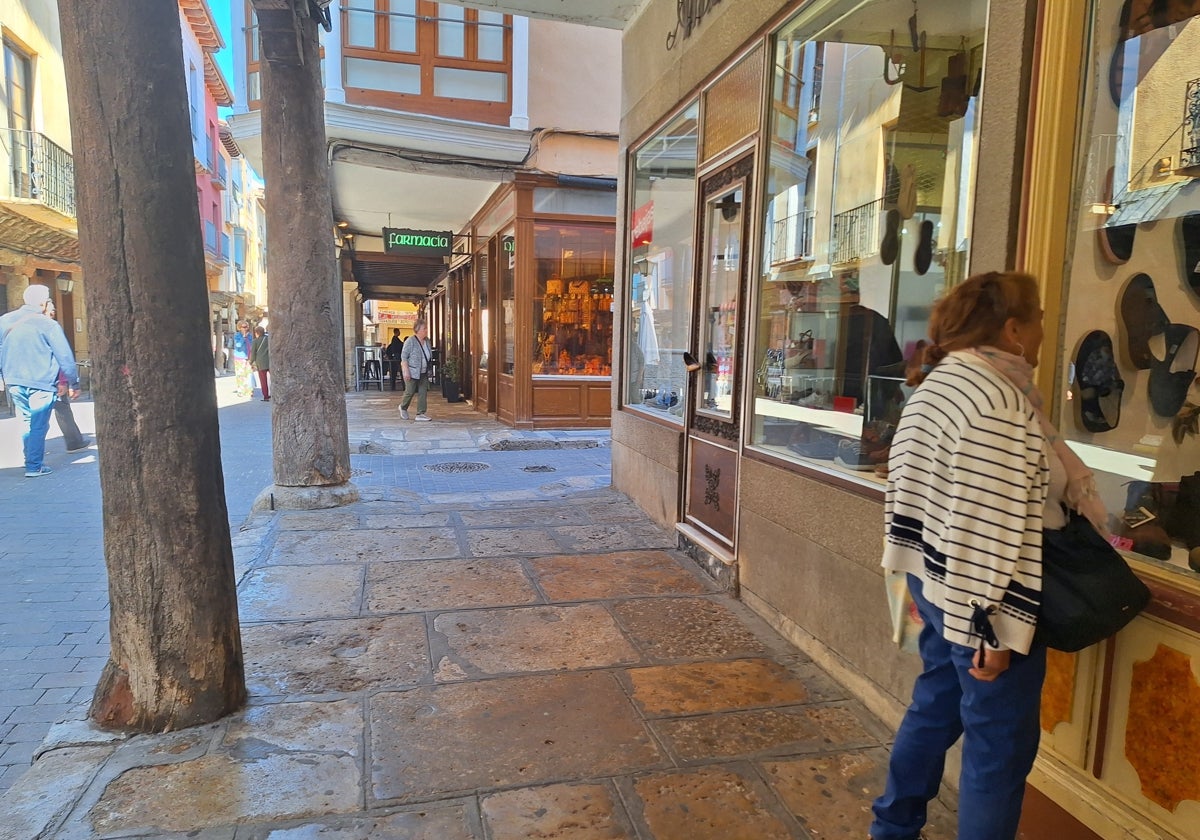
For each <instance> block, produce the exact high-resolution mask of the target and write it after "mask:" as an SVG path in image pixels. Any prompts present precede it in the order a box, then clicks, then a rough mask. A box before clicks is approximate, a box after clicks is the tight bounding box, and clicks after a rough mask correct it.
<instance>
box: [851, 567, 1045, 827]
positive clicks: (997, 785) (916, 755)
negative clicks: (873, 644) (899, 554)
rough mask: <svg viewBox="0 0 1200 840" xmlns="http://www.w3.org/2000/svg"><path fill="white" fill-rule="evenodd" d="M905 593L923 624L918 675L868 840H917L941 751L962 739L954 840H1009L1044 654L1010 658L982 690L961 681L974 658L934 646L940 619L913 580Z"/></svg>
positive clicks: (1032, 738)
mask: <svg viewBox="0 0 1200 840" xmlns="http://www.w3.org/2000/svg"><path fill="white" fill-rule="evenodd" d="M908 588H909V591H910V592H911V593H912V596H913V601H915V602H916V605H917V609H918V610H919V611H920V613H921V617H922V618H923V619H924V620H925V627H924V628H923V629H922V630H921V637H920V642H919V644H920V649H921V659H922V660H923V661H924V663H925V670H924V671H923V672H922V673H921V675H920V676H919V677H917V681H916V683H915V685H914V686H913V699H912V705H910V706H909V707H908V712H906V713H905V715H904V721H903V722H902V723H901V724H900V731H899V732H897V733H896V742H895V744H894V745H893V746H892V758H891V764H890V766H889V767H888V780H887V788H886V790H885V791H884V794H883V796H881V797H879V798H878V799H876V800H875V804H874V805H873V806H872V808H871V810H872V812H873V813H874V815H875V819H874V821H873V822H872V823H871V837H872V838H874V840H916V838H917V837H918V835H919V834H920V831H921V828H922V826H924V825H925V809H926V804H927V803H928V802H929V800H931V799H933V798H934V797H935V796H937V792H938V787H939V786H940V784H941V781H942V770H943V769H944V766H945V762H946V750H948V749H949V748H950V747H951V746H952V745H953V744H954V742H955V741H957V740H958V738H959V736H960V735H963V736H964V740H963V755H962V775H961V776H960V777H959V792H958V837H959V840H1013V838H1014V837H1016V836H1017V823H1018V822H1019V821H1020V818H1021V801H1022V799H1023V798H1024V796H1025V777H1026V776H1028V775H1029V771H1030V769H1032V767H1033V760H1034V758H1035V757H1036V756H1037V748H1038V740H1039V738H1040V737H1041V724H1040V721H1039V710H1040V708H1041V699H1042V681H1043V680H1044V679H1045V677H1046V648H1045V647H1041V646H1038V647H1035V648H1033V649H1032V650H1031V651H1030V653H1029V655H1028V656H1024V655H1022V654H1019V653H1016V652H1015V651H1014V652H1013V654H1012V659H1011V662H1010V664H1009V667H1008V670H1006V671H1005V672H1004V673H1002V674H1001V675H1000V676H999V677H997V678H996V680H995V681H993V682H981V681H980V680H977V679H975V678H974V677H972V676H971V675H970V674H969V673H967V671H968V669H969V668H970V667H971V657H972V656H973V655H974V653H975V651H974V650H973V649H972V648H967V647H962V646H961V645H952V644H950V643H948V642H947V641H946V640H945V639H943V638H942V611H941V610H940V609H938V608H937V607H935V606H933V605H932V604H931V603H929V601H927V600H925V597H924V596H923V595H922V594H921V581H920V580H919V579H918V578H916V577H914V576H913V575H909V576H908Z"/></svg>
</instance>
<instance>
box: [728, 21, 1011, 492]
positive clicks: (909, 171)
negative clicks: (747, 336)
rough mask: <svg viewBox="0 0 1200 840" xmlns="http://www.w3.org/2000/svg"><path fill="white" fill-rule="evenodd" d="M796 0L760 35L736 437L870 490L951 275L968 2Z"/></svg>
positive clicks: (962, 254) (973, 68)
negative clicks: (768, 33) (769, 45)
mask: <svg viewBox="0 0 1200 840" xmlns="http://www.w3.org/2000/svg"><path fill="white" fill-rule="evenodd" d="M835 10H836V7H835V5H834V4H832V3H812V4H809V6H808V7H806V9H805V10H803V11H801V12H800V13H799V14H798V15H797V16H796V17H795V18H793V20H792V21H790V22H789V23H788V24H786V25H785V26H784V27H783V28H782V29H781V30H780V31H779V32H778V33H777V35H776V37H775V40H774V45H773V46H774V56H773V57H774V69H773V81H772V85H771V108H770V116H769V123H768V128H767V132H766V133H767V144H768V145H767V166H766V180H765V183H764V189H763V199H762V211H761V212H762V218H763V225H762V242H761V247H760V253H761V258H760V264H759V273H758V278H759V279H758V300H757V333H756V338H755V343H754V348H753V352H754V354H755V355H754V359H753V376H754V384H753V393H754V399H753V407H752V410H753V427H752V430H751V439H750V443H751V445H753V446H755V447H756V448H759V449H761V450H765V451H768V452H770V453H771V454H773V455H776V456H778V457H782V458H786V459H789V460H794V461H798V462H801V463H805V464H807V465H812V466H817V467H820V468H822V469H829V470H832V471H838V472H846V473H848V474H851V475H854V476H856V477H862V478H864V479H866V480H868V481H874V482H880V483H882V481H883V477H884V476H885V475H886V469H887V454H888V448H889V443H890V440H891V436H892V433H893V432H894V430H895V424H896V422H897V421H898V419H899V416H900V410H901V407H902V406H903V403H904V400H905V398H906V397H907V395H908V394H909V393H910V389H909V387H908V386H907V385H905V384H904V379H905V371H906V367H907V365H908V364H910V363H911V362H912V361H914V360H915V359H918V358H919V350H920V347H921V346H922V344H921V342H923V341H924V340H925V338H926V334H927V331H928V323H929V315H930V311H931V309H932V306H933V303H934V301H935V300H936V299H937V298H938V297H939V296H941V295H942V294H943V292H944V291H945V290H946V288H947V287H949V286H951V285H953V284H954V283H956V282H958V281H959V280H961V279H963V278H964V277H965V276H966V273H967V267H966V264H967V255H968V252H969V247H970V241H969V234H970V230H971V201H972V195H973V193H974V174H975V169H976V167H975V159H976V154H977V145H978V144H977V126H978V124H979V109H980V96H979V90H980V83H981V79H982V62H983V46H984V31H985V24H986V17H987V2H986V0H962V2H959V3H939V4H936V5H933V4H931V5H930V7H929V8H928V9H927V8H926V6H925V4H923V3H920V2H917V3H914V4H911V5H909V4H904V5H901V4H897V3H894V2H884V1H883V0H879V2H865V3H861V4H858V5H857V6H855V7H854V8H853V9H852V10H851V11H850V12H848V13H846V14H844V15H841V16H837V17H835V14H836V11H835Z"/></svg>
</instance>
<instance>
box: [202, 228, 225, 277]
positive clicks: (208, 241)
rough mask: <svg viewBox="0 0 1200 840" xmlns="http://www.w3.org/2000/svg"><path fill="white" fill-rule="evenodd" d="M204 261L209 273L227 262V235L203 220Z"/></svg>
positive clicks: (217, 269)
mask: <svg viewBox="0 0 1200 840" xmlns="http://www.w3.org/2000/svg"><path fill="white" fill-rule="evenodd" d="M204 261H205V263H207V265H208V269H209V273H210V274H211V273H213V271H214V270H215V271H217V272H218V273H219V272H220V271H221V270H222V269H223V268H224V267H225V266H226V265H227V264H228V263H229V236H228V235H227V234H224V233H219V232H218V231H217V226H216V225H215V224H213V223H212V222H211V221H209V220H208V219H205V220H204Z"/></svg>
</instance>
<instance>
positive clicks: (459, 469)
mask: <svg viewBox="0 0 1200 840" xmlns="http://www.w3.org/2000/svg"><path fill="white" fill-rule="evenodd" d="M491 468H492V467H491V465H490V464H480V463H479V462H477V461H447V462H445V463H442V464H426V465H425V469H427V470H429V471H430V472H436V473H472V472H482V471H483V470H490V469H491Z"/></svg>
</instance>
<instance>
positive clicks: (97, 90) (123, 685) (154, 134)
mask: <svg viewBox="0 0 1200 840" xmlns="http://www.w3.org/2000/svg"><path fill="white" fill-rule="evenodd" d="M59 14H60V16H61V20H62V41H63V58H64V62H65V65H66V77H67V85H68V88H69V89H70V91H71V96H70V110H71V137H72V142H73V145H74V155H75V173H76V202H77V206H78V219H79V244H80V251H81V253H82V256H83V268H84V271H85V272H86V275H87V278H88V282H87V283H86V284H85V285H86V294H87V306H88V312H89V314H90V316H91V319H90V323H91V325H92V328H91V342H92V344H91V347H92V359H93V361H94V362H95V367H94V368H93V371H92V376H93V377H94V379H95V382H96V386H95V393H96V430H97V436H98V438H99V440H100V446H101V450H102V451H101V455H100V489H101V493H102V496H103V516H104V555H105V561H106V563H107V566H108V583H109V600H110V604H111V617H110V623H109V626H110V632H111V639H112V641H111V646H112V647H111V653H110V658H109V661H108V664H107V665H106V666H105V669H104V672H103V674H102V676H101V678H100V683H99V685H98V686H97V688H96V694H95V697H94V699H93V702H92V710H91V715H92V717H93V719H95V721H96V722H97V723H98V724H100V725H101V726H105V727H108V728H116V729H127V730H135V731H163V730H168V729H178V728H181V727H185V726H193V725H196V724H201V723H208V722H211V721H213V720H216V719H218V718H220V717H222V716H223V715H225V714H228V713H229V712H232V711H234V710H236V709H238V708H239V707H241V705H242V704H243V703H244V702H245V699H246V688H245V681H244V678H243V672H242V649H241V638H240V635H239V630H238V615H237V593H236V588H235V580H234V572H233V551H232V549H231V547H230V540H229V521H228V514H227V512H226V508H225V483H224V479H223V477H222V473H221V447H220V439H219V437H218V434H217V396H216V388H215V385H214V382H213V372H212V348H211V346H210V344H209V334H208V330H209V325H208V286H207V281H206V279H205V274H204V252H203V245H202V242H201V237H200V211H199V208H198V206H197V202H196V175H195V169H194V164H193V155H192V138H191V129H190V124H189V115H188V104H187V103H188V96H187V89H186V86H185V82H184V74H183V47H182V40H181V38H182V36H181V33H180V28H179V10H178V8H177V6H176V4H174V3H163V2H161V0H88V2H86V3H81V2H77V1H76V0H61V2H60V4H59Z"/></svg>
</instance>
